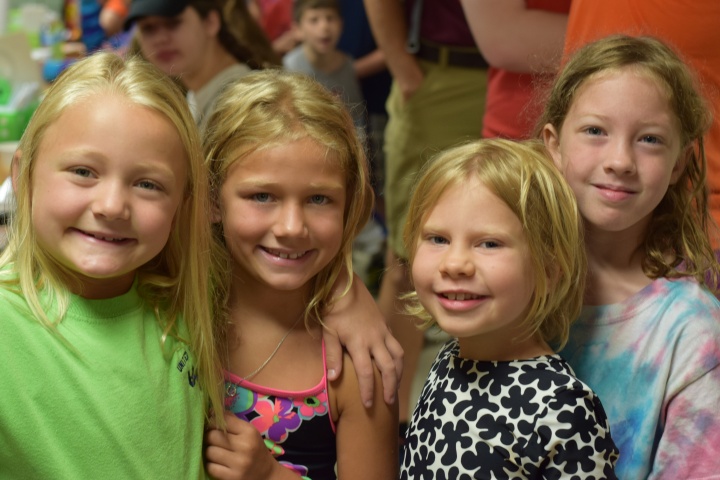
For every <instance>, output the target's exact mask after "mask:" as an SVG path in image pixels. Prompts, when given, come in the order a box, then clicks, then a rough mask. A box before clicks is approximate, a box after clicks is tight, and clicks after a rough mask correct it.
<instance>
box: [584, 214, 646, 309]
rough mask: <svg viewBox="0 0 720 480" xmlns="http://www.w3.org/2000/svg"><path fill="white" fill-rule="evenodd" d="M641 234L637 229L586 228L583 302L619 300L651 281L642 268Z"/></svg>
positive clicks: (601, 303) (617, 301)
mask: <svg viewBox="0 0 720 480" xmlns="http://www.w3.org/2000/svg"><path fill="white" fill-rule="evenodd" d="M643 233H644V231H642V232H638V231H637V230H627V231H623V232H607V231H601V230H597V229H592V228H591V227H588V228H586V230H585V251H586V253H587V259H588V277H587V285H586V286H585V300H584V303H585V304H586V305H608V304H613V303H620V302H622V301H624V300H627V299H628V298H629V297H631V296H633V295H635V294H636V293H637V292H639V291H640V290H642V289H643V288H644V287H645V286H647V285H648V284H649V283H650V282H651V279H649V278H648V277H647V275H645V272H644V271H643V268H642V260H643V256H644V252H643V251H642V234H643Z"/></svg>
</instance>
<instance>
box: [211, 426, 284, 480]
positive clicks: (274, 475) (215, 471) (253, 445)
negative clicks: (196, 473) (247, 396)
mask: <svg viewBox="0 0 720 480" xmlns="http://www.w3.org/2000/svg"><path fill="white" fill-rule="evenodd" d="M225 422H226V424H227V430H226V431H223V430H220V429H218V428H214V427H211V428H210V429H209V430H207V432H205V461H206V463H205V468H206V470H207V473H208V475H210V476H211V477H213V478H216V479H218V480H255V479H258V478H263V479H268V480H283V479H288V480H297V478H298V476H297V475H296V474H294V473H293V472H291V471H290V470H288V469H287V468H285V467H283V466H282V465H280V464H279V463H278V462H277V461H276V460H275V459H274V458H273V457H272V455H271V454H270V452H269V451H268V449H267V447H266V446H265V442H264V441H263V439H262V437H260V434H259V433H258V431H257V430H255V427H253V426H252V425H250V424H249V423H247V422H245V421H243V420H240V419H239V418H237V417H236V416H235V415H233V414H231V413H228V412H225Z"/></svg>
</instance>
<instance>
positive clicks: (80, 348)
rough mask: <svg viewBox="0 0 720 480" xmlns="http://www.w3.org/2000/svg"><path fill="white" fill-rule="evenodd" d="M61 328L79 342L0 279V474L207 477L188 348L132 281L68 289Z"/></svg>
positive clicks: (199, 409) (12, 476)
mask: <svg viewBox="0 0 720 480" xmlns="http://www.w3.org/2000/svg"><path fill="white" fill-rule="evenodd" d="M51 318H52V317H51ZM58 331H59V332H60V333H61V334H62V336H63V337H64V338H65V339H66V340H67V343H69V344H70V345H72V347H73V348H74V349H75V352H73V350H72V349H71V348H69V347H68V346H67V345H66V344H64V343H63V341H62V340H61V339H60V338H59V337H58V336H57V335H54V334H53V333H51V332H49V331H48V330H46V329H45V328H43V327H42V326H41V325H40V324H39V323H38V322H37V321H36V320H34V319H32V318H30V317H29V314H28V309H27V306H26V304H25V302H24V300H23V299H22V297H20V296H19V295H17V294H15V293H12V292H8V291H7V290H4V289H0V366H1V367H0V368H2V371H1V373H0V378H2V380H0V385H1V386H0V479H18V478H28V479H31V478H32V479H72V480H76V479H90V478H112V479H164V478H167V479H190V478H192V479H194V478H198V477H204V470H203V464H202V437H203V419H204V417H203V401H202V392H201V390H200V386H199V383H198V382H197V377H196V371H195V360H194V357H193V356H192V355H191V353H190V350H189V348H188V347H187V345H186V344H185V343H183V342H180V341H178V340H175V339H174V338H172V337H170V336H168V338H167V340H166V341H165V345H164V346H163V345H162V340H161V339H162V331H161V329H160V327H159V325H158V323H157V320H156V319H155V315H154V313H153V311H152V309H151V308H149V307H148V306H147V305H146V304H145V303H144V302H143V300H142V299H141V298H140V297H139V295H138V293H137V290H136V289H135V288H133V289H131V290H130V292H128V293H126V294H124V295H121V296H119V297H116V298H111V299H107V300H87V299H84V298H81V297H77V296H73V297H72V300H71V305H70V308H69V311H68V314H67V316H66V318H65V319H64V320H63V321H62V323H61V324H60V325H59V327H58ZM181 334H182V335H183V336H184V337H186V335H184V331H183V332H181Z"/></svg>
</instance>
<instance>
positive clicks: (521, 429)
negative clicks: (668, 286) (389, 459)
mask: <svg viewBox="0 0 720 480" xmlns="http://www.w3.org/2000/svg"><path fill="white" fill-rule="evenodd" d="M459 351H460V348H459V346H458V343H457V340H451V341H450V342H448V343H447V344H446V345H445V346H444V347H443V348H442V350H441V351H440V353H439V354H438V356H437V358H436V359H435V362H434V363H433V366H432V368H431V369H430V373H429V375H428V379H427V381H426V382H425V386H424V387H423V390H422V393H421V395H420V399H419V400H418V404H417V406H416V407H415V411H414V412H413V417H412V422H411V424H410V428H409V430H408V439H407V444H406V447H405V450H404V452H403V457H402V465H401V475H400V478H401V479H402V480H407V479H423V480H424V479H427V480H450V479H452V480H456V479H457V480H462V479H578V480H579V479H596V480H599V479H615V478H617V477H616V476H615V473H614V471H613V466H614V464H615V462H616V460H617V458H618V451H617V448H616V447H615V444H614V443H613V441H612V438H611V437H610V429H609V427H608V422H607V418H606V416H605V411H604V410H603V407H602V405H601V404H600V401H599V400H598V397H597V396H596V395H595V394H594V393H593V391H592V390H591V389H590V388H589V387H588V386H586V385H585V384H583V383H582V382H580V381H579V380H578V379H577V378H576V377H575V376H574V373H573V371H572V369H571V368H570V366H569V365H568V364H567V363H565V361H564V360H563V359H562V358H560V356H559V355H546V356H541V357H537V358H532V359H528V360H515V361H509V362H490V361H475V360H468V359H463V358H459V357H458V354H459Z"/></svg>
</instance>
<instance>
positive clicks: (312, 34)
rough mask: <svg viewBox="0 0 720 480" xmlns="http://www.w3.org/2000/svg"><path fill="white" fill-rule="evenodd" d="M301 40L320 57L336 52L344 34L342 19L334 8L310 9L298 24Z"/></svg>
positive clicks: (304, 13)
mask: <svg viewBox="0 0 720 480" xmlns="http://www.w3.org/2000/svg"><path fill="white" fill-rule="evenodd" d="M298 32H299V34H300V38H301V39H302V41H303V42H304V43H305V45H306V46H308V47H309V48H310V49H311V50H313V51H314V52H316V53H317V54H318V55H322V54H326V53H329V52H331V51H334V50H335V46H336V45H337V42H338V40H339V39H340V34H341V33H342V19H341V18H340V15H339V14H338V12H336V11H335V10H334V9H332V8H309V9H307V10H306V11H305V12H303V14H302V16H301V17H300V23H299V24H298Z"/></svg>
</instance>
